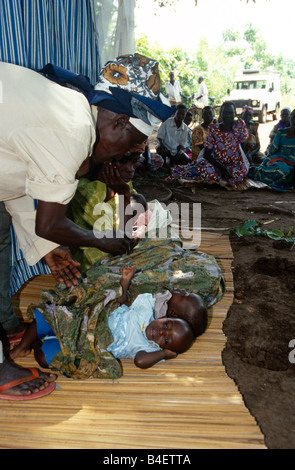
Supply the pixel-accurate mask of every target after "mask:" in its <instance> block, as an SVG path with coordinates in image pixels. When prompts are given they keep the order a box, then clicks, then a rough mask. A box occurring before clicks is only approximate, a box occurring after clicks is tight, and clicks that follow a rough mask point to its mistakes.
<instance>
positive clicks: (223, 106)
mask: <svg viewBox="0 0 295 470" xmlns="http://www.w3.org/2000/svg"><path fill="white" fill-rule="evenodd" d="M227 106H233V108H234V110H235V112H236V105H235V103H234V102H233V101H224V102H223V103H222V105H221V108H220V113H219V114H220V116H221V115H222V112H223V110H224V108H226V107H227Z"/></svg>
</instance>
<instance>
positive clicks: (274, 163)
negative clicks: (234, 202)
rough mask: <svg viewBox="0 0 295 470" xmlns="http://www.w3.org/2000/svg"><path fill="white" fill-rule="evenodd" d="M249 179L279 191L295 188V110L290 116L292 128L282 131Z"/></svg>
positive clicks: (277, 134)
mask: <svg viewBox="0 0 295 470" xmlns="http://www.w3.org/2000/svg"><path fill="white" fill-rule="evenodd" d="M249 178H252V179H254V180H258V181H262V182H263V183H265V184H267V185H268V186H270V187H271V188H272V189H275V190H277V191H288V190H291V189H294V188H295V109H294V110H293V111H292V113H291V115H290V127H287V128H285V129H280V130H279V131H278V132H277V133H276V135H275V137H274V140H273V142H272V143H271V145H270V148H269V156H268V157H267V158H265V159H264V160H263V162H262V163H261V165H260V166H259V167H257V168H252V169H251V170H250V173H249Z"/></svg>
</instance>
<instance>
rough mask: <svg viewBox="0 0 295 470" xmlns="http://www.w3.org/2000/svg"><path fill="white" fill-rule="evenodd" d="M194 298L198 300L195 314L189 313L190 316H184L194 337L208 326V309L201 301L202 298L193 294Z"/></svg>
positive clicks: (199, 334)
mask: <svg viewBox="0 0 295 470" xmlns="http://www.w3.org/2000/svg"><path fill="white" fill-rule="evenodd" d="M194 295H195V297H196V300H198V306H197V307H196V308H197V312H195V314H193V315H190V318H185V320H186V321H187V322H188V323H189V325H190V326H191V328H192V330H193V334H194V337H195V338H197V337H198V336H201V335H202V334H203V333H204V332H205V331H206V328H207V326H208V310H207V308H206V306H205V304H204V302H203V299H202V298H201V297H200V296H199V295H197V294H194Z"/></svg>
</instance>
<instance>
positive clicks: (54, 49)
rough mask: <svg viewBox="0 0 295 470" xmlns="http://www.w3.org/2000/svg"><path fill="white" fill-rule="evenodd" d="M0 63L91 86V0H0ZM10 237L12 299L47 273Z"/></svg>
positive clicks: (94, 52) (95, 72) (96, 65)
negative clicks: (51, 71)
mask: <svg viewBox="0 0 295 470" xmlns="http://www.w3.org/2000/svg"><path fill="white" fill-rule="evenodd" d="M0 61H1V62H9V63H12V64H16V65H21V66H23V67H28V68H31V69H33V70H38V69H40V68H42V67H44V66H45V65H46V64H47V63H52V64H55V65H58V66H60V67H63V68H66V69H68V70H71V71H72V72H75V73H79V74H83V75H86V76H87V77H89V79H90V81H91V83H92V84H93V85H95V83H96V82H97V80H98V76H99V71H100V68H101V59H100V52H99V36H98V32H97V30H96V8H95V0H1V1H0ZM10 234H11V241H12V244H11V282H10V295H14V294H15V293H16V292H17V291H18V290H19V289H20V287H21V286H22V285H23V284H24V283H25V282H26V281H27V280H29V279H30V278H32V277H34V276H36V275H38V274H48V273H50V270H49V268H48V266H47V265H46V263H45V262H44V261H42V260H41V261H40V262H39V263H37V264H36V265H35V266H29V265H28V264H27V263H26V261H25V259H24V257H23V253H22V251H21V250H20V248H19V244H18V241H17V238H16V236H15V232H14V229H13V226H11V231H10Z"/></svg>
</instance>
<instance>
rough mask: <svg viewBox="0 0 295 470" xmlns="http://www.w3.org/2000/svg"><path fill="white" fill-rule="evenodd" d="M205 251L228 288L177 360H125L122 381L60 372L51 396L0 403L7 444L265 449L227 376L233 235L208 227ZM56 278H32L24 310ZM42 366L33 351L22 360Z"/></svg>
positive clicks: (1, 440)
mask: <svg viewBox="0 0 295 470" xmlns="http://www.w3.org/2000/svg"><path fill="white" fill-rule="evenodd" d="M200 250H201V251H204V252H207V253H209V254H213V255H215V257H216V259H217V261H218V262H219V264H220V266H221V268H222V270H223V273H224V275H225V279H226V284H227V292H226V294H225V296H224V298H223V299H222V301H220V302H219V303H218V304H217V305H215V306H214V307H213V308H212V309H211V314H210V326H209V328H208V330H207V331H206V333H205V334H204V335H203V336H201V337H200V338H198V339H197V341H196V343H195V345H194V346H193V347H192V348H191V349H190V350H189V351H187V352H186V353H184V354H182V355H181V356H179V357H178V358H176V359H175V360H171V361H167V362H166V363H164V364H159V365H157V366H155V367H153V368H151V369H148V370H144V371H143V370H140V369H137V368H136V367H135V366H134V364H133V361H131V360H123V361H122V364H123V372H124V376H123V377H122V378H121V379H119V380H116V381H111V380H107V381H100V380H97V379H88V380H83V381H74V380H72V379H68V378H66V377H63V376H59V377H58V379H57V384H58V386H59V387H60V388H59V389H56V390H55V391H54V392H53V393H52V394H51V395H49V396H47V397H44V398H41V399H39V400H32V401H29V402H18V403H17V402H5V401H2V402H1V408H0V421H1V427H0V448H1V449H265V448H266V447H265V445H264V440H263V435H262V434H261V432H260V430H259V428H258V426H257V424H256V422H255V420H254V418H253V417H252V416H251V415H250V413H249V411H248V409H247V408H246V407H245V405H244V402H243V399H242V397H241V395H240V393H239V391H238V389H237V388H236V386H235V384H234V382H233V381H232V380H231V379H230V378H229V377H228V376H227V375H226V373H225V369H224V367H223V364H222V359H221V353H222V350H223V348H224V346H225V341H226V338H225V336H224V335H223V333H222V324H223V321H224V319H225V317H226V314H227V312H228V309H229V307H230V305H231V303H232V301H233V280H232V273H231V263H232V251H231V247H230V242H229V239H228V237H227V236H225V235H223V234H221V233H213V232H202V243H201V246H200ZM50 284H51V285H53V284H54V281H53V280H52V278H51V276H40V277H38V278H35V279H34V280H31V281H29V282H28V284H27V285H26V286H25V288H24V289H22V291H21V292H20V293H18V294H17V295H16V296H15V297H14V299H13V301H14V306H15V308H18V311H19V312H20V313H21V312H23V313H24V312H25V310H26V307H27V305H28V304H29V303H31V302H34V301H38V299H39V292H40V289H42V288H45V286H48V285H50ZM17 362H18V363H19V364H21V365H23V366H31V365H33V366H34V365H36V364H35V361H34V359H33V356H29V357H27V358H23V359H20V360H17Z"/></svg>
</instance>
